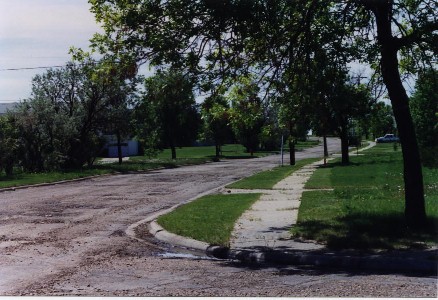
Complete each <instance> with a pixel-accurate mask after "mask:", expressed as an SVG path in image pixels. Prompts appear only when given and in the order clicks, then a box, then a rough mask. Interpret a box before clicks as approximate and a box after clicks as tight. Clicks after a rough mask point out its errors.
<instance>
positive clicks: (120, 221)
mask: <svg viewBox="0 0 438 300" xmlns="http://www.w3.org/2000/svg"><path fill="white" fill-rule="evenodd" d="M339 148H340V143H339V141H338V140H337V139H330V147H329V149H330V151H331V152H334V151H339ZM321 153H322V149H321V147H318V148H314V149H311V150H308V151H303V152H299V153H297V159H301V158H304V157H308V156H316V155H317V156H320V154H321ZM285 158H286V157H285ZM279 162H280V156H279V155H276V156H269V157H265V158H259V159H246V160H227V161H222V162H218V163H209V164H205V165H199V166H188V167H181V168H176V169H166V170H159V171H153V172H149V173H145V174H128V175H114V176H104V177H99V178H93V179H89V180H85V181H80V182H70V183H64V184H59V185H51V186H43V187H31V188H27V189H19V190H16V191H8V192H2V193H0V295H3V296H5V295H39V296H42V295H84V296H85V295H87V296H166V295H172V296H198V295H199V296H201V295H202V296H385V297H393V296H399V297H400V296H422V297H427V296H436V279H435V278H434V277H422V276H412V275H411V274H410V275H394V274H386V275H385V274H351V273H350V274H347V273H331V272H329V273H325V272H320V271H315V270H312V269H302V268H301V269H298V268H293V267H289V268H284V267H275V266H266V267H258V268H251V267H248V266H244V265H240V264H237V263H234V262H229V261H217V260H211V259H206V258H200V257H195V256H190V255H186V256H185V255H178V254H177V255H168V254H166V252H173V251H172V249H167V248H166V247H168V246H166V245H161V244H159V243H158V242H157V241H155V240H154V239H153V238H149V240H148V242H140V241H136V240H132V239H131V238H129V237H127V236H126V235H125V234H124V231H125V229H126V228H127V227H128V226H129V225H130V224H133V223H135V222H137V221H139V220H141V219H144V218H145V217H147V216H148V215H150V214H152V213H154V212H156V211H159V210H162V209H164V208H168V207H171V206H173V205H175V204H177V203H180V202H183V201H187V200H188V199H190V198H192V197H195V196H196V195H198V194H200V193H202V192H205V191H208V190H211V189H214V188H217V187H219V186H222V185H224V184H227V183H229V182H231V181H234V180H237V179H239V178H241V177H244V176H248V175H251V174H253V173H255V172H258V171H261V170H265V169H268V168H271V167H273V166H275V165H278V164H279ZM286 162H287V161H286ZM146 238H148V237H146ZM163 249H166V250H163Z"/></svg>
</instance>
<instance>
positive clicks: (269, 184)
mask: <svg viewBox="0 0 438 300" xmlns="http://www.w3.org/2000/svg"><path fill="white" fill-rule="evenodd" d="M318 160H321V158H306V159H303V160H299V161H297V162H296V164H295V165H293V166H289V165H287V166H278V167H275V168H273V169H271V170H267V171H263V172H260V173H257V174H254V175H252V176H249V177H246V178H243V179H241V180H239V181H236V182H234V183H232V184H230V185H227V188H230V189H267V190H269V189H272V188H273V187H274V185H275V184H276V183H278V182H279V181H281V180H282V179H284V178H286V177H288V176H290V175H291V174H292V173H293V172H295V171H296V170H298V169H300V168H301V167H303V166H305V165H308V164H310V163H313V162H315V161H318Z"/></svg>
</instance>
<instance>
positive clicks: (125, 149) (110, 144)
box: [104, 134, 139, 157]
mask: <svg viewBox="0 0 438 300" xmlns="http://www.w3.org/2000/svg"><path fill="white" fill-rule="evenodd" d="M104 137H105V139H106V141H107V143H106V145H105V147H104V149H106V150H107V151H108V154H107V155H105V156H107V157H118V156H119V148H118V146H117V138H116V136H115V135H110V134H108V135H104ZM120 144H121V148H122V156H123V157H126V156H137V155H138V153H139V151H138V150H139V145H138V141H135V140H132V139H124V140H123V141H122V142H121V143H120Z"/></svg>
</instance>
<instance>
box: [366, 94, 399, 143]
mask: <svg viewBox="0 0 438 300" xmlns="http://www.w3.org/2000/svg"><path fill="white" fill-rule="evenodd" d="M394 125H395V124H394V114H393V113H392V107H391V106H389V105H387V104H385V103H384V102H377V103H375V104H374V105H373V106H372V108H371V114H370V131H371V133H372V135H373V136H374V138H377V137H381V136H384V135H385V134H387V133H394V132H395V126H394Z"/></svg>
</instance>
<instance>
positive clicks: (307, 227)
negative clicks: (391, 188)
mask: <svg viewBox="0 0 438 300" xmlns="http://www.w3.org/2000/svg"><path fill="white" fill-rule="evenodd" d="M293 232H294V233H295V234H296V235H298V236H301V237H304V238H307V239H315V240H318V241H321V242H325V243H326V245H327V247H328V248H330V249H334V250H340V249H360V250H372V249H388V250H392V249H424V248H426V247H427V244H436V243H437V236H438V218H429V220H428V224H427V226H426V227H425V228H424V229H422V230H418V231H413V230H410V229H409V228H408V227H407V226H406V222H405V220H404V216H403V214H401V213H392V214H391V213H390V214H380V215H376V214H360V213H353V214H349V215H347V216H344V217H341V218H337V219H335V220H330V221H324V220H322V221H316V220H309V221H305V222H300V223H299V224H297V225H296V227H295V228H294V229H293Z"/></svg>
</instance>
